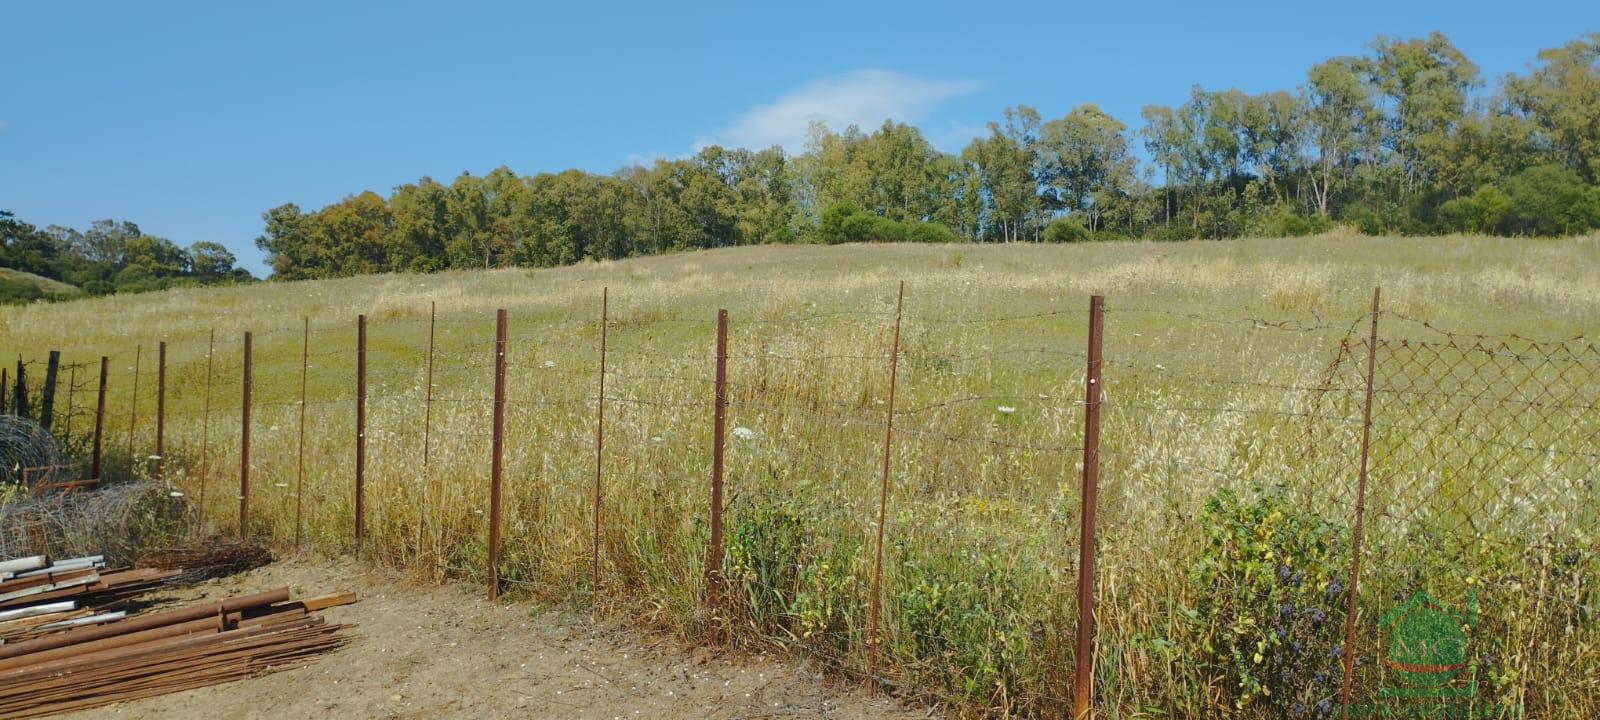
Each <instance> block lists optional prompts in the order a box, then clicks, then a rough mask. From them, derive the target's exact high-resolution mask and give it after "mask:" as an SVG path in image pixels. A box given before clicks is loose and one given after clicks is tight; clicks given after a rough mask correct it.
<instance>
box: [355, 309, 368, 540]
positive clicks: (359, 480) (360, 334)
mask: <svg viewBox="0 0 1600 720" xmlns="http://www.w3.org/2000/svg"><path fill="white" fill-rule="evenodd" d="M366 476H367V316H366V315H357V316H356V507H355V512H356V527H355V534H356V549H357V550H359V549H361V541H362V540H363V539H365V537H366V529H367V528H366V510H367V508H366V497H365V496H366V479H367V478H366Z"/></svg>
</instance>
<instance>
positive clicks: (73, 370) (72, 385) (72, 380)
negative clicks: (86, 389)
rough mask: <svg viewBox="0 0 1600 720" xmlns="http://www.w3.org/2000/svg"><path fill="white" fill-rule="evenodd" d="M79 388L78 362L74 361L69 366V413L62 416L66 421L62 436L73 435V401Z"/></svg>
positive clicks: (69, 436) (68, 436)
mask: <svg viewBox="0 0 1600 720" xmlns="http://www.w3.org/2000/svg"><path fill="white" fill-rule="evenodd" d="M77 390H78V363H72V364H71V365H68V366H67V414H65V415H63V416H62V417H61V419H62V420H64V421H66V422H65V426H64V427H63V431H62V437H65V438H71V437H72V413H73V410H74V409H75V407H74V405H73V402H72V401H73V396H75V395H77Z"/></svg>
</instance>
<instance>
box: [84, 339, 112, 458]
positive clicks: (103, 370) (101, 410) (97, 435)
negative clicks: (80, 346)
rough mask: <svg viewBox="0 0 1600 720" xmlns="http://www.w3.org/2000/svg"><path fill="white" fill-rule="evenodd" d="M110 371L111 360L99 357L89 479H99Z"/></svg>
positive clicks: (103, 446) (103, 356) (103, 447)
mask: <svg viewBox="0 0 1600 720" xmlns="http://www.w3.org/2000/svg"><path fill="white" fill-rule="evenodd" d="M110 371H111V358H109V357H106V356H105V355H101V356H100V389H99V391H98V393H97V396H96V400H95V409H94V451H93V455H92V457H91V459H90V461H89V463H90V465H89V479H91V480H99V479H100V457H101V455H102V453H103V451H104V450H105V432H106V376H107V375H109V374H110Z"/></svg>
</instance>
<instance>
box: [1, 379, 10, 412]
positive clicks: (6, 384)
mask: <svg viewBox="0 0 1600 720" xmlns="http://www.w3.org/2000/svg"><path fill="white" fill-rule="evenodd" d="M9 372H10V368H0V415H3V414H5V412H6V396H7V395H10V394H11V376H10V375H9V374H8V373H9Z"/></svg>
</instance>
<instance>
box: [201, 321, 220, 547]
mask: <svg viewBox="0 0 1600 720" xmlns="http://www.w3.org/2000/svg"><path fill="white" fill-rule="evenodd" d="M216 349H217V331H216V329H215V328H213V329H212V330H211V333H210V339H209V340H207V341H206V390H205V401H204V406H203V407H204V409H203V410H201V412H200V515H201V516H202V517H204V516H205V512H206V480H207V478H208V477H209V476H210V475H211V374H212V373H211V368H212V360H213V359H214V358H215V356H216Z"/></svg>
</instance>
